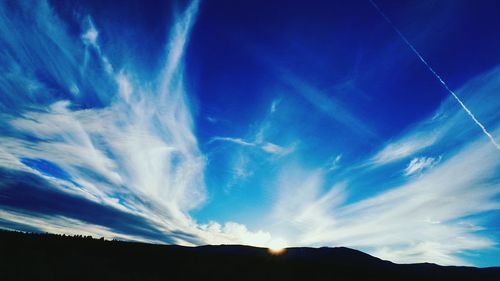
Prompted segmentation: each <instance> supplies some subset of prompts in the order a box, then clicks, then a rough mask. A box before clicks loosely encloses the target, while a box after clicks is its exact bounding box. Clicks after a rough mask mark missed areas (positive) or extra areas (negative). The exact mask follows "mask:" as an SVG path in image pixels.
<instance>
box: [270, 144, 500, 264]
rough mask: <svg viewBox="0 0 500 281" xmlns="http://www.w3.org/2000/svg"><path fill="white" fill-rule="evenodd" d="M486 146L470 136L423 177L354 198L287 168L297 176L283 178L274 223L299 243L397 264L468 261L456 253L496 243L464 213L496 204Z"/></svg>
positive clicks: (499, 189)
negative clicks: (344, 248)
mask: <svg viewBox="0 0 500 281" xmlns="http://www.w3.org/2000/svg"><path fill="white" fill-rule="evenodd" d="M485 144H486V141H485V140H481V141H476V142H474V143H472V144H470V145H468V146H467V147H465V148H464V149H462V150H461V151H460V152H459V153H457V154H456V155H454V156H453V157H450V158H448V159H446V160H444V161H442V162H441V163H440V164H439V165H437V166H435V167H434V168H433V169H432V170H429V171H428V172H427V173H425V174H422V176H421V177H418V178H413V180H410V181H409V182H408V183H405V184H403V185H401V186H399V187H396V188H394V189H392V190H390V191H386V192H383V193H381V194H379V195H377V196H374V197H371V198H368V199H365V200H361V201H358V202H352V203H348V201H346V200H347V199H348V194H349V193H348V192H346V189H345V188H341V187H338V186H335V187H333V188H331V189H329V191H327V192H324V191H322V186H323V184H322V182H323V177H324V176H323V174H322V173H320V172H314V171H313V172H307V171H304V170H302V172H297V171H295V170H290V169H287V170H286V174H287V175H289V174H292V175H298V174H301V173H302V175H301V176H299V177H300V178H301V180H300V181H297V180H296V179H295V178H293V177H287V176H285V177H284V179H285V180H284V182H282V183H281V185H280V186H281V187H280V190H281V191H280V192H281V195H279V196H278V201H277V203H276V206H275V210H274V212H273V216H274V217H273V220H274V221H275V224H277V225H279V227H280V228H283V229H287V231H288V233H290V235H292V237H293V239H294V240H293V241H297V243H298V244H299V245H316V246H321V245H331V246H338V245H344V246H350V247H354V248H360V249H364V250H366V251H368V252H370V253H373V254H375V255H377V256H379V257H382V258H386V259H390V260H392V261H396V262H424V261H432V262H437V263H440V264H467V262H466V261H465V260H462V259H460V258H459V257H458V256H457V254H459V253H461V252H462V251H466V250H477V249H484V248H488V247H491V246H493V245H494V243H495V242H494V241H493V240H490V239H488V238H485V237H482V236H481V235H479V234H477V233H476V231H478V230H480V229H481V228H480V227H479V226H478V224H477V223H478V222H476V221H474V220H473V219H468V218H466V217H467V216H470V215H473V214H478V213H481V212H483V211H488V210H495V209H499V208H500V204H499V203H498V202H495V200H494V197H495V196H496V195H498V194H500V186H498V184H497V183H495V181H490V179H491V178H492V177H494V175H495V170H496V169H498V167H499V165H500V161H499V160H498V158H497V157H495V154H494V153H493V154H492V152H494V148H492V147H491V146H488V145H486V146H485ZM298 198H300V199H298ZM323 202H326V203H325V204H323ZM291 214H292V215H291Z"/></svg>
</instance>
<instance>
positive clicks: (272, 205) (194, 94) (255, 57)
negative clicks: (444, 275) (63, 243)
mask: <svg viewBox="0 0 500 281" xmlns="http://www.w3.org/2000/svg"><path fill="white" fill-rule="evenodd" d="M143 2H144V1H124V3H122V4H120V5H117V4H116V3H113V2H107V3H102V1H76V2H71V3H70V2H67V1H4V2H2V3H1V4H0V5H1V6H0V34H1V36H0V49H1V51H0V62H1V63H0V70H1V73H2V75H1V76H0V93H1V94H0V132H1V133H0V174H1V177H0V227H2V228H5V229H15V230H26V231H48V232H54V233H66V234H84V235H94V236H98V237H100V236H103V237H106V238H110V239H111V238H116V239H123V240H136V241H146V242H154V243H175V244H182V245H202V244H221V243H225V244H228V243H238V244H248V245H255V246H262V247H268V246H276V245H281V246H313V247H320V246H332V247H333V246H348V247H352V248H356V249H360V250H363V251H366V252H368V253H370V254H373V255H375V256H378V257H381V258H384V259H388V260H391V261H395V262H403V263H407V262H424V261H429V262H436V263H439V264H455V265H456V264H468V265H476V266H494V265H497V266H498V265H499V264H500V259H499V257H500V249H499V245H498V243H499V242H500V213H499V211H498V210H499V208H500V197H499V193H500V185H499V182H500V149H499V148H498V144H497V143H498V142H500V94H499V90H500V64H499V63H500V51H499V50H498V48H497V46H498V45H499V43H500V36H499V32H498V28H497V27H498V26H499V25H500V19H499V18H498V17H497V16H496V11H497V10H498V9H497V7H496V5H498V4H496V3H495V1H480V2H471V1H397V2H396V1H376V4H377V5H378V7H379V8H380V10H381V11H382V13H384V14H385V15H386V16H387V17H388V18H389V19H390V21H391V22H392V23H391V22H388V21H387V20H386V19H384V16H383V15H382V14H381V13H379V11H377V9H376V7H374V6H373V5H372V4H371V3H370V1H351V2H349V3H346V2H345V1H342V2H340V1H339V2H336V1H312V2H311V3H307V5H306V4H304V3H303V2H299V1H201V2H200V1H192V2H187V1H179V2H175V1H173V2H170V1H164V2H160V1H151V2H148V3H143ZM269 2H271V3H269ZM398 32H400V33H401V34H398ZM405 40H407V42H408V44H407V43H406V42H405ZM412 48H414V50H412ZM419 56H421V57H422V59H423V60H424V61H425V63H427V64H428V65H426V64H425V63H424V61H422V60H421V59H420V58H419ZM433 71H434V73H433ZM440 78H441V79H442V82H441V81H440V80H439V79H440ZM443 83H444V84H445V85H444V84H443ZM445 86H446V87H448V88H449V89H446V87H445ZM453 95H455V96H456V98H455V97H453Z"/></svg>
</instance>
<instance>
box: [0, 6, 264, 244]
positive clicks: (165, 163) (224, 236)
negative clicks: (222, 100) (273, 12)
mask: <svg viewBox="0 0 500 281" xmlns="http://www.w3.org/2000/svg"><path fill="white" fill-rule="evenodd" d="M37 3H38V4H39V5H41V6H43V9H41V10H40V9H35V10H36V11H37V14H36V15H34V17H35V20H39V21H41V23H42V25H41V27H40V28H41V29H42V30H41V34H48V35H49V36H57V38H54V40H53V41H54V42H59V44H61V45H62V46H64V48H63V49H64V50H63V52H68V53H67V57H62V58H61V57H54V54H53V53H54V52H53V50H52V49H50V48H42V50H40V49H36V50H34V51H35V55H38V56H39V58H40V65H54V64H56V65H57V66H58V68H56V69H55V70H51V69H48V70H47V71H48V73H49V75H52V74H54V75H52V76H53V78H54V79H55V80H57V81H62V82H64V83H65V84H66V85H68V86H67V88H70V87H73V86H76V87H78V86H79V85H78V84H76V82H75V81H79V79H77V78H78V77H79V75H81V73H84V74H83V77H85V79H87V80H88V79H91V77H94V75H95V74H96V72H98V70H96V69H94V68H93V67H92V66H93V65H96V64H95V62H94V63H91V62H92V61H91V60H93V59H97V61H96V62H97V65H99V64H100V65H101V66H102V67H103V68H104V70H105V72H104V73H99V75H100V76H102V77H101V78H100V79H105V80H106V83H108V84H101V85H96V86H100V87H96V88H95V92H97V93H100V92H105V93H102V96H103V97H104V96H107V97H109V96H113V97H114V98H113V99H109V100H110V102H109V103H103V104H100V105H101V106H98V107H96V108H86V109H80V108H79V107H78V104H77V103H76V102H75V101H74V100H71V99H69V98H68V99H61V98H60V97H52V99H51V105H50V106H49V107H43V106H42V105H39V106H35V108H36V109H35V110H33V109H30V110H23V109H21V108H18V110H19V112H16V114H17V115H15V116H6V117H5V118H3V117H2V122H3V123H4V124H2V125H4V126H8V127H9V130H10V131H9V132H10V134H9V135H3V136H1V137H0V138H1V140H0V166H1V167H3V168H6V169H11V170H12V169H17V170H23V171H24V172H29V173H32V174H34V175H36V176H39V177H41V178H44V179H45V180H47V181H48V182H50V183H51V184H52V185H53V186H54V187H55V188H57V189H59V191H58V192H62V193H68V194H71V196H77V197H78V198H82V199H85V200H90V201H92V202H96V203H99V204H102V205H105V206H108V207H112V208H115V209H117V210H120V211H121V212H124V213H130V214H133V215H134V216H138V217H141V218H143V219H144V220H145V221H148V222H149V224H150V225H151V227H153V228H154V230H155V231H158V232H160V233H165V235H166V236H169V235H172V233H183V235H180V236H175V235H173V236H172V237H170V239H172V240H174V241H175V242H176V243H179V244H200V243H209V242H213V243H215V242H217V243H219V242H220V243H230V242H239V243H251V242H252V241H254V242H252V243H257V242H255V241H261V242H262V241H265V240H266V239H268V235H269V234H266V233H262V232H259V231H257V232H255V233H254V232H251V231H250V230H248V229H246V227H245V226H244V225H240V224H237V223H228V224H225V225H224V226H223V227H220V231H212V230H213V229H214V227H213V226H212V227H207V226H203V225H199V224H198V223H196V221H194V220H193V218H191V216H190V215H189V212H190V211H191V210H193V209H194V208H198V207H200V206H201V205H202V204H203V203H204V202H205V200H206V189H205V182H204V172H203V171H204V167H205V157H204V156H203V155H202V154H201V152H200V151H199V148H198V144H197V140H196V137H195V135H194V133H193V121H192V117H191V113H190V108H189V104H188V103H187V99H186V93H185V90H184V84H183V83H184V80H183V69H184V66H183V64H184V63H183V54H184V51H185V48H186V44H187V42H188V38H189V33H190V31H191V28H192V26H193V24H194V22H195V19H196V16H197V11H198V6H199V1H196V0H195V1H193V2H192V3H191V4H190V5H189V6H188V8H187V9H186V10H185V11H184V12H183V13H182V14H181V15H180V16H179V17H178V18H177V19H176V21H175V23H174V26H173V28H172V31H171V34H170V37H169V40H168V43H167V45H166V51H165V57H164V67H163V69H162V71H161V72H160V74H159V75H158V77H153V78H152V79H151V81H148V82H141V81H139V80H138V79H134V78H135V77H134V75H135V74H136V73H135V71H136V69H134V68H128V69H123V70H120V71H115V67H114V66H113V65H112V63H111V61H110V60H109V59H108V57H107V56H106V54H105V52H104V49H103V48H101V46H100V44H99V40H98V38H99V37H98V35H99V31H98V28H97V27H96V26H95V25H94V23H93V22H92V20H91V18H90V17H88V20H87V22H86V29H85V31H84V32H83V34H80V35H79V36H80V38H81V41H79V44H81V45H80V46H79V45H76V43H75V40H72V39H74V38H72V36H71V35H68V34H66V33H65V28H64V24H63V23H62V22H60V21H59V19H58V18H57V16H56V15H55V14H53V13H52V11H51V8H50V6H49V5H48V3H46V2H43V1H41V2H37ZM39 8H40V7H39ZM44 9H45V10H44ZM0 10H1V11H2V12H0V16H1V18H0V19H1V20H0V32H2V34H4V33H5V32H7V31H6V29H5V27H6V26H10V27H13V26H14V27H16V28H15V29H19V30H20V31H22V32H23V34H22V36H21V37H20V39H19V40H17V41H16V40H10V41H8V42H6V44H7V45H8V46H20V45H26V46H32V48H35V46H34V45H30V44H22V42H19V41H20V40H27V38H31V37H30V36H28V35H29V32H30V31H29V30H28V29H24V28H25V27H24V25H23V22H11V18H9V16H8V15H6V14H4V13H3V11H4V9H0ZM27 11H30V10H27ZM44 11H45V12H44ZM47 22H51V24H49V25H48V24H47ZM45 28H46V29H45ZM10 30H13V29H12V28H11V29H10ZM9 34H11V33H9ZM2 40H3V39H2ZM39 41H40V42H46V38H43V37H42V38H39ZM37 46H38V45H37ZM38 47H39V46H38ZM42 47H44V46H42ZM16 48H17V47H16ZM14 49H15V48H13V50H14ZM18 49H19V48H17V49H15V50H14V51H13V52H17V53H19V54H17V53H16V54H15V55H12V57H14V56H16V55H17V56H18V57H21V58H23V57H29V56H30V55H32V54H24V53H22V52H23V50H24V49H23V50H18ZM30 50H31V49H28V52H29V51H30ZM69 50H81V51H82V52H81V53H82V54H84V58H83V59H84V63H83V64H79V63H77V62H78V61H79V58H78V54H76V55H75V54H73V53H69V52H70V51H69ZM90 50H94V51H95V53H96V54H97V56H96V57H92V56H89V55H88V53H89V52H90ZM7 53H8V52H7ZM76 53H78V52H76ZM6 61H16V60H13V59H11V58H9V59H7V60H6ZM59 62H61V63H60V64H59ZM19 63H20V65H21V66H22V67H23V68H26V67H29V66H30V65H33V62H29V61H20V62H19ZM64 63H68V64H69V65H70V67H66V68H65V67H64ZM51 71H52V72H51ZM26 73H30V72H29V71H26ZM63 73H64V74H63ZM16 75H18V76H23V73H22V72H18V73H17V74H16ZM30 79H31V78H30ZM34 80H35V81H36V79H34ZM85 81H86V80H85ZM90 82H93V81H90ZM109 84H111V85H113V86H105V85H109ZM0 85H2V86H3V85H5V83H0ZM40 87H42V88H43V87H44V85H43V83H41V86H40ZM115 89H116V93H114V91H115ZM18 92H19V91H4V90H2V93H6V94H8V95H11V96H12V98H13V99H16V100H17V102H18V103H19V104H21V105H22V104H23V103H28V104H29V101H26V100H21V99H19V98H16V97H15V95H18ZM110 92H112V93H110ZM86 94H87V92H82V91H79V96H85V95H86ZM32 108H33V106H32ZM226 141H228V140H226ZM242 143H244V141H243V140H241V141H240V144H242ZM22 159H43V160H44V161H48V162H50V163H53V165H56V166H57V167H58V168H60V169H62V170H63V171H64V172H66V173H67V174H69V175H70V176H71V180H70V181H69V180H68V179H62V178H57V177H53V176H51V175H50V174H46V173H44V172H43V171H42V170H40V168H39V167H29V166H27V165H26V164H23V162H22V161H21V160H22ZM120 196H121V198H120ZM83 211H84V210H83ZM2 217H3V218H4V219H6V220H10V221H11V222H15V223H19V224H24V225H31V226H34V227H38V228H39V229H42V230H44V231H52V232H56V233H62V232H66V233H68V232H70V233H76V232H79V231H83V229H84V228H87V231H84V232H81V233H83V234H85V233H90V234H92V235H98V236H105V237H111V236H112V235H113V234H114V235H115V236H116V235H118V233H115V232H116V229H110V228H108V227H106V226H102V225H92V224H90V223H86V222H83V221H78V220H76V219H73V218H66V217H60V216H57V217H55V216H40V217H39V218H35V217H34V215H29V214H27V213H22V212H19V213H16V214H14V213H9V214H8V216H7V215H6V216H5V217H4V216H2ZM213 225H216V223H213ZM65 227H67V229H66V230H65ZM215 228H216V227H215ZM209 230H210V231H209ZM120 237H122V238H127V239H133V240H143V239H141V238H140V237H136V236H126V235H125V234H123V235H122V236H120ZM259 243H260V242H259ZM262 243H263V242H262Z"/></svg>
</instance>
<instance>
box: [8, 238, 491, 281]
mask: <svg viewBox="0 0 500 281" xmlns="http://www.w3.org/2000/svg"><path fill="white" fill-rule="evenodd" d="M0 280H4V281H7V280H51V281H52V280H121V281H123V280H492V281H493V280H495V281H498V280H500V267H491V268H474V267H453V266H439V265H435V264H430V263H424V264H405V265H403V264H394V263H392V262H388V261H384V260H381V259H378V258H375V257H373V256H370V255H368V254H365V253H363V252H360V251H357V250H353V249H349V248H344V247H340V248H289V249H288V250H287V251H286V252H285V253H284V254H282V255H271V254H270V253H269V252H268V250H267V249H264V248H256V247H249V246H239V245H221V246H200V247H183V246H176V245H155V244H146V243H135V242H121V241H106V240H104V239H93V238H92V237H90V236H88V237H83V236H61V235H53V234H27V233H20V232H10V231H0Z"/></svg>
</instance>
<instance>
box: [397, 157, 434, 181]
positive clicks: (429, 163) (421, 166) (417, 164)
mask: <svg viewBox="0 0 500 281" xmlns="http://www.w3.org/2000/svg"><path fill="white" fill-rule="evenodd" d="M440 160H441V157H439V158H437V159H436V158H434V157H415V158H413V159H412V160H411V161H410V163H408V166H407V167H406V168H405V170H404V172H405V175H407V176H409V175H412V174H415V173H420V172H422V171H423V170H425V169H428V168H432V167H433V166H435V165H436V164H437V163H439V161H440Z"/></svg>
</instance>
